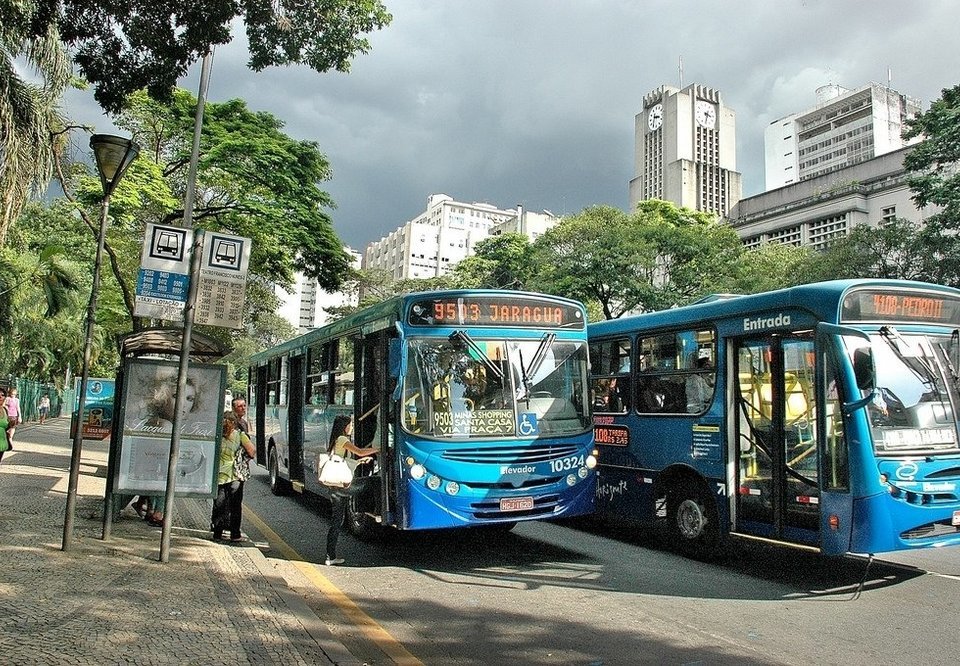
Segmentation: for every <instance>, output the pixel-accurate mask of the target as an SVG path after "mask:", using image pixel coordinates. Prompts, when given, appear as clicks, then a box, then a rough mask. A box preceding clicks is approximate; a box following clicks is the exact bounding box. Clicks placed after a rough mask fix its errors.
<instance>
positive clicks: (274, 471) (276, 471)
mask: <svg viewBox="0 0 960 666" xmlns="http://www.w3.org/2000/svg"><path fill="white" fill-rule="evenodd" d="M268 468H269V470H270V492H271V493H273V494H274V495H285V494H286V493H287V484H286V481H284V480H283V479H281V478H280V459H279V457H278V456H277V449H276V447H270V460H269V462H268Z"/></svg>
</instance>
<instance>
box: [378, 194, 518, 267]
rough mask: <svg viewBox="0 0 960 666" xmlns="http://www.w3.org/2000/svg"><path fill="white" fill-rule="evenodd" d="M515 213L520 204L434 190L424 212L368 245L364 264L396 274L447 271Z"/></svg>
mask: <svg viewBox="0 0 960 666" xmlns="http://www.w3.org/2000/svg"><path fill="white" fill-rule="evenodd" d="M516 216H517V211H516V210H503V209H500V208H497V207H496V206H493V205H491V204H487V203H464V202H462V201H454V200H453V198H452V197H450V196H447V195H446V194H432V195H430V197H428V199H427V208H426V210H425V211H424V212H423V213H421V214H420V215H418V216H417V217H415V218H414V219H412V220H410V221H409V222H407V223H406V224H404V225H403V226H402V227H400V228H399V229H396V230H395V231H392V232H391V233H389V234H387V235H386V236H384V237H383V238H381V239H380V240H378V241H375V242H373V243H371V244H370V245H368V246H367V248H366V250H365V251H364V253H363V267H364V268H365V269H378V270H383V271H386V272H387V273H389V274H390V276H391V277H392V278H393V279H395V280H405V279H410V278H431V277H437V276H440V275H444V274H445V273H446V272H447V271H449V270H450V268H451V267H452V266H454V265H456V263H457V262H458V261H460V260H461V259H464V258H465V257H468V256H470V255H471V254H473V248H474V246H475V245H476V244H477V243H478V242H480V241H481V240H483V239H484V238H486V237H487V236H489V235H490V234H491V233H492V231H493V229H494V228H496V227H497V226H498V225H501V224H503V223H505V222H507V221H509V220H510V219H512V218H515V217H516Z"/></svg>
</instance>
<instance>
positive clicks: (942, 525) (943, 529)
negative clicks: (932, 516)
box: [900, 519, 960, 541]
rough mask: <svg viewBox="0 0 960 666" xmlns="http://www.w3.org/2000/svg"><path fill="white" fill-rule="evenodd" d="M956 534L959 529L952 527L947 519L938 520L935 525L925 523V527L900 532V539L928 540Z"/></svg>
mask: <svg viewBox="0 0 960 666" xmlns="http://www.w3.org/2000/svg"><path fill="white" fill-rule="evenodd" d="M957 532H960V528H958V527H956V526H954V525H952V524H951V523H950V520H949V519H948V520H939V521H937V522H935V523H927V524H926V525H920V526H919V527H914V528H913V529H910V530H907V531H906V532H901V533H900V538H901V539H904V540H906V541H909V540H911V539H930V538H939V537H945V536H950V535H951V534H956V533H957Z"/></svg>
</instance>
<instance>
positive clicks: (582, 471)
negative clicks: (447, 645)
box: [577, 467, 590, 479]
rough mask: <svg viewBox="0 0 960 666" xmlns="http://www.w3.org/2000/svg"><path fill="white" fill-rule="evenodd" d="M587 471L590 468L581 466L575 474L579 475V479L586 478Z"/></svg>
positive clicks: (588, 471)
mask: <svg viewBox="0 0 960 666" xmlns="http://www.w3.org/2000/svg"><path fill="white" fill-rule="evenodd" d="M589 473H590V470H589V469H587V468H586V467H581V468H580V469H578V470H577V476H579V477H580V478H581V479H585V478H587V474H589Z"/></svg>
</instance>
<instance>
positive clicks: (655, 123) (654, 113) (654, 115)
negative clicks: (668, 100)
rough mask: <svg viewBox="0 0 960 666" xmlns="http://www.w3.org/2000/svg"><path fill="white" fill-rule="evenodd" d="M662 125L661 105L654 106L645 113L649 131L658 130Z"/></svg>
mask: <svg viewBox="0 0 960 666" xmlns="http://www.w3.org/2000/svg"><path fill="white" fill-rule="evenodd" d="M662 124H663V104H654V105H653V106H652V107H650V110H649V111H648V112H647V127H649V128H650V131H651V132H652V131H653V130H656V129H660V125H662Z"/></svg>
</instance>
